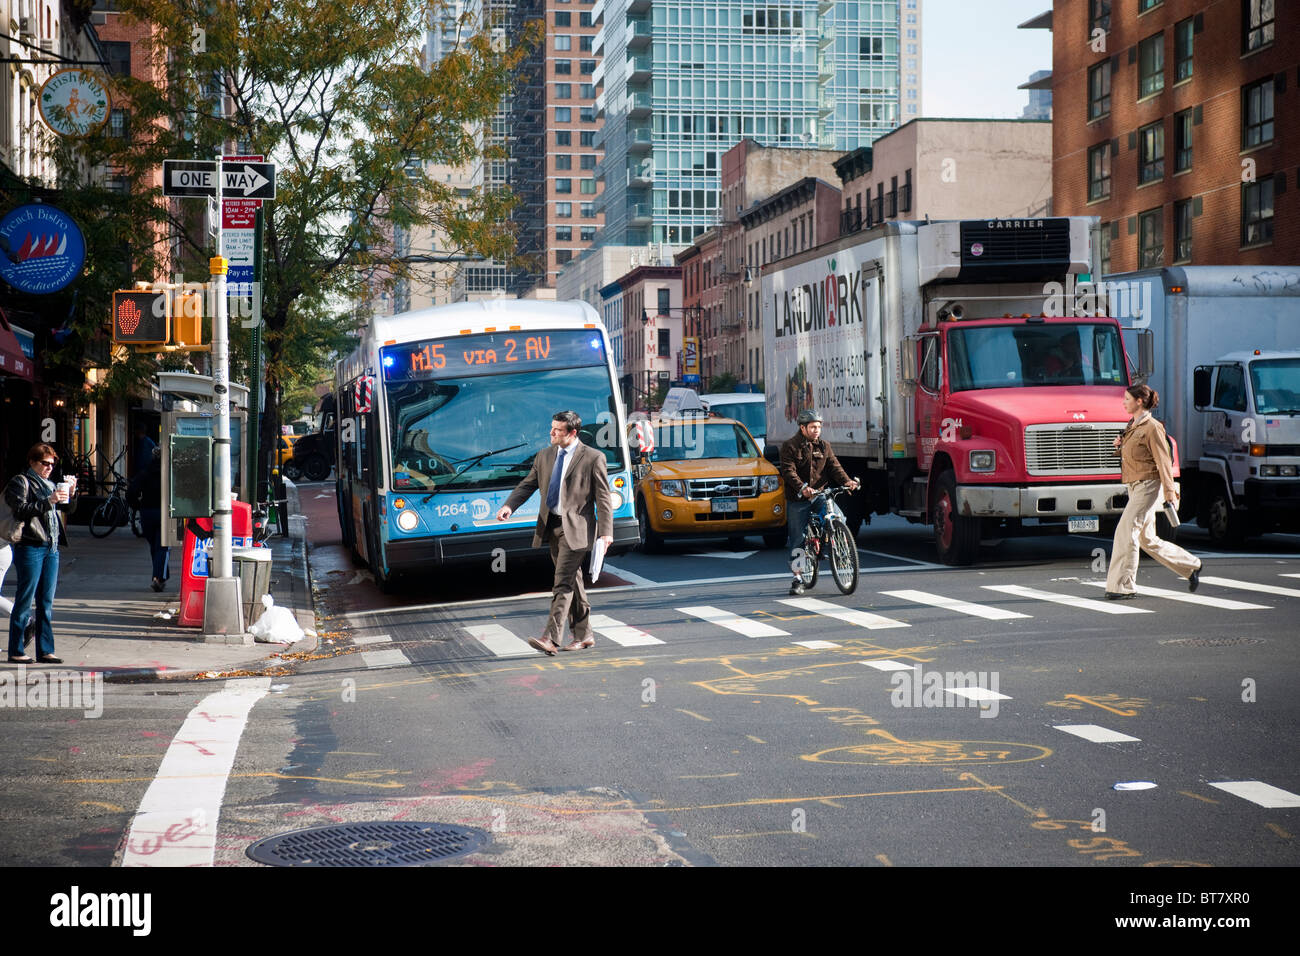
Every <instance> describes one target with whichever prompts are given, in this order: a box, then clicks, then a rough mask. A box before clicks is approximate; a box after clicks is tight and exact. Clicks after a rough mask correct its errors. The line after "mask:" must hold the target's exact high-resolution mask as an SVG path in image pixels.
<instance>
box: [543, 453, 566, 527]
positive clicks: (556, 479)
mask: <svg viewBox="0 0 1300 956" xmlns="http://www.w3.org/2000/svg"><path fill="white" fill-rule="evenodd" d="M567 451H568V449H567V448H561V449H560V453H559V454H558V455H557V456H556V457H555V469H554V470H553V471H552V472H551V483H550V484H549V485H547V486H546V507H547V508H549V509H550V510H551V511H555V510H556V509H557V508H559V507H560V476H561V475H563V474H564V455H565V453H566V452H567Z"/></svg>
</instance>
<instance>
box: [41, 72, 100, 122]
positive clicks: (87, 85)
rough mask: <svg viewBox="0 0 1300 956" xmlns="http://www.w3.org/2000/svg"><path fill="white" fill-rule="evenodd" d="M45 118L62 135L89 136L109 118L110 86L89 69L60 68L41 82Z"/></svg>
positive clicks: (42, 113) (43, 115) (42, 117)
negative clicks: (88, 134)
mask: <svg viewBox="0 0 1300 956" xmlns="http://www.w3.org/2000/svg"><path fill="white" fill-rule="evenodd" d="M40 104H41V119H43V120H45V125H46V126H48V127H49V128H50V129H52V130H54V132H56V133H58V134H59V135H60V136H85V135H86V134H87V133H90V132H93V131H94V130H96V129H98V128H99V127H101V126H103V125H104V124H105V123H106V122H107V121H108V109H109V98H108V87H107V86H105V85H104V82H103V81H102V80H101V79H100V78H99V77H98V76H96V75H95V74H94V73H91V72H90V71H89V70H60V71H59V72H58V73H55V74H54V75H53V76H51V77H50V78H49V79H48V80H46V81H45V83H44V84H43V85H42V86H41V98H40Z"/></svg>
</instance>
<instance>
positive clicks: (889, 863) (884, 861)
mask: <svg viewBox="0 0 1300 956" xmlns="http://www.w3.org/2000/svg"><path fill="white" fill-rule="evenodd" d="M876 859H877V860H879V861H880V863H881V864H882V865H883V866H893V865H894V864H893V862H892V861H891V860H890V859H889V857H887V856H885V854H883V853H877V854H876Z"/></svg>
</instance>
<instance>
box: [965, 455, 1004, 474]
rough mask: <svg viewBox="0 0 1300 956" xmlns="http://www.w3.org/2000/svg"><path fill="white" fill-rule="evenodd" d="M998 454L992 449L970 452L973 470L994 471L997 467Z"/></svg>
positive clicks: (971, 468)
mask: <svg viewBox="0 0 1300 956" xmlns="http://www.w3.org/2000/svg"><path fill="white" fill-rule="evenodd" d="M997 463H998V456H997V454H996V453H995V452H992V451H973V452H971V453H970V470H971V471H993V469H994V468H996V467H997Z"/></svg>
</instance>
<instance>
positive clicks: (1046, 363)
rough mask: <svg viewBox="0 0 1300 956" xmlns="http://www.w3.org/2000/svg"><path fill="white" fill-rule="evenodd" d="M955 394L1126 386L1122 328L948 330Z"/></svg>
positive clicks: (1036, 325) (1058, 326)
mask: <svg viewBox="0 0 1300 956" xmlns="http://www.w3.org/2000/svg"><path fill="white" fill-rule="evenodd" d="M948 381H949V388H950V390H951V391H954V392H959V391H965V390H967V389H983V388H1022V387H1024V386H1026V385H1030V386H1036V385H1125V384H1127V382H1128V375H1127V373H1126V368H1125V364H1124V349H1123V345H1122V343H1121V342H1120V337H1119V332H1118V330H1117V329H1116V328H1115V327H1114V326H1111V325H1098V324H1095V323H1081V324H1078V325H1068V324H1064V323H1033V324H1026V323H1018V324H1016V325H991V326H977V327H973V328H965V329H962V328H953V329H950V330H949V332H948Z"/></svg>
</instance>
